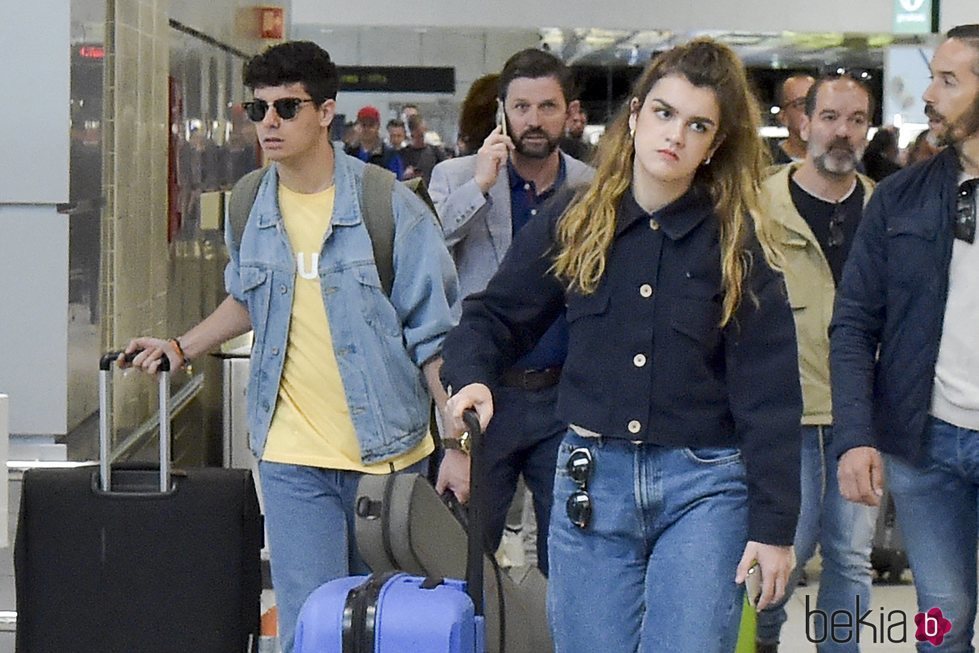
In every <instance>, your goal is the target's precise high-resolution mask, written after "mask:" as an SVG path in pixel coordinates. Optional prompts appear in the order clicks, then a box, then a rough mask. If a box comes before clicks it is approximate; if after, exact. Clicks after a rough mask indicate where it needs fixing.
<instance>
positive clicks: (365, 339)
mask: <svg viewBox="0 0 979 653" xmlns="http://www.w3.org/2000/svg"><path fill="white" fill-rule="evenodd" d="M334 155H335V161H336V167H335V171H334V177H333V179H334V184H335V185H336V198H335V200H334V206H333V217H332V220H331V222H330V226H329V227H328V228H327V231H326V234H325V235H324V237H323V248H322V250H321V251H320V256H319V263H318V269H319V278H320V286H321V289H322V293H323V303H324V305H325V306H326V313H327V319H328V320H329V324H330V332H331V334H332V336H333V351H334V354H335V355H336V358H337V364H338V365H339V368H340V377H341V379H342V380H343V388H344V392H345V393H346V397H347V405H348V407H349V409H350V417H351V419H352V420H353V423H354V428H355V429H356V432H357V438H358V440H359V442H360V452H361V459H362V460H363V462H364V463H365V464H371V463H377V462H382V461H384V460H387V459H390V458H393V457H396V456H398V455H400V454H402V453H404V452H406V451H408V450H410V449H412V448H413V447H414V446H415V445H417V444H418V442H420V441H421V439H422V438H423V437H425V435H426V434H427V433H428V420H429V401H430V400H429V395H428V390H427V387H426V385H425V382H424V378H423V374H422V373H421V370H420V367H421V366H422V364H423V363H425V362H427V361H428V360H429V359H431V358H433V357H434V356H437V355H438V354H439V352H440V349H441V346H442V340H443V339H444V337H445V334H446V333H447V332H448V331H449V329H450V328H451V327H452V326H453V324H455V322H456V320H457V319H458V311H459V297H458V294H459V285H458V280H457V278H456V274H455V267H454V266H453V265H452V259H451V258H450V257H449V252H448V250H447V249H446V247H445V242H444V240H443V239H442V230H441V228H440V227H439V226H438V224H437V222H436V221H435V216H433V215H432V213H431V211H430V210H429V209H428V207H426V206H425V204H424V203H423V202H422V201H421V200H420V199H418V197H416V196H415V195H414V194H413V193H412V192H411V191H410V190H408V189H407V188H406V187H404V186H403V185H401V184H395V190H394V196H393V207H394V215H395V240H394V284H393V288H392V290H391V297H390V299H389V298H388V297H387V296H386V295H385V294H384V291H383V290H382V289H381V282H380V279H379V277H378V275H377V268H376V267H375V265H374V255H373V250H372V248H371V241H370V236H369V235H368V233H367V228H366V227H365V226H364V223H363V220H362V217H361V212H360V201H359V197H360V193H361V188H362V186H363V185H362V183H361V179H362V177H363V170H364V164H363V163H362V162H361V161H358V160H357V159H355V158H353V157H350V156H348V155H346V154H344V153H343V150H342V149H341V148H340V147H338V146H336V144H334ZM225 233H227V234H230V233H231V229H230V227H229V228H227V229H226V232H225ZM227 240H228V253H229V256H230V262H229V263H228V266H227V268H226V270H225V275H224V276H225V286H226V288H227V290H228V293H229V294H230V295H231V296H232V297H234V298H235V299H236V300H238V301H239V302H241V303H242V304H244V305H245V306H247V308H248V312H249V315H250V316H251V322H252V328H253V329H254V331H255V339H254V346H253V348H252V354H251V376H250V378H249V380H248V425H249V429H250V431H251V434H250V444H251V448H252V451H254V453H255V455H256V456H259V457H261V455H262V451H263V450H264V448H265V439H266V437H267V436H268V429H269V424H270V423H271V421H272V413H273V410H274V409H275V403H276V398H277V396H278V392H279V382H280V380H281V377H282V366H283V363H284V358H285V352H286V345H287V339H288V335H289V319H290V316H291V314H292V297H293V290H294V286H295V277H296V259H295V256H294V255H293V253H292V247H291V246H290V244H289V238H288V235H287V234H286V232H285V227H284V226H283V222H282V215H281V214H280V213H279V201H278V174H277V169H276V167H275V165H273V166H271V167H270V168H269V171H268V172H267V173H266V174H265V176H264V178H263V179H262V182H261V185H260V186H259V188H258V195H257V196H256V198H255V204H254V205H253V206H252V210H251V213H250V214H249V217H248V222H247V224H246V225H245V230H244V232H243V233H242V237H241V247H240V249H236V248H234V247H233V244H232V243H231V239H230V238H228V239H227Z"/></svg>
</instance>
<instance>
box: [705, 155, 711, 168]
mask: <svg viewBox="0 0 979 653" xmlns="http://www.w3.org/2000/svg"><path fill="white" fill-rule="evenodd" d="M710 159H711V157H710V155H707V158H706V159H705V160H704V165H705V166H709V165H710Z"/></svg>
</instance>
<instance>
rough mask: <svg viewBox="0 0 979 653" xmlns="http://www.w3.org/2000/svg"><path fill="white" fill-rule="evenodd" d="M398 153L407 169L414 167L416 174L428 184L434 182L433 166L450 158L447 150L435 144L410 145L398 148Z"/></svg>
mask: <svg viewBox="0 0 979 653" xmlns="http://www.w3.org/2000/svg"><path fill="white" fill-rule="evenodd" d="M398 154H399V155H400V156H401V161H402V163H404V167H405V170H407V169H408V167H409V166H410V167H412V168H414V169H415V176H419V175H420V176H421V177H422V178H423V179H424V180H425V184H426V185H428V184H430V183H431V182H432V168H434V167H435V164H437V163H440V162H442V161H445V160H446V159H447V158H448V156H447V155H446V154H445V150H443V149H442V148H440V147H435V146H434V145H425V146H424V147H419V148H416V147H413V146H412V145H408V146H407V147H404V148H402V149H400V150H398Z"/></svg>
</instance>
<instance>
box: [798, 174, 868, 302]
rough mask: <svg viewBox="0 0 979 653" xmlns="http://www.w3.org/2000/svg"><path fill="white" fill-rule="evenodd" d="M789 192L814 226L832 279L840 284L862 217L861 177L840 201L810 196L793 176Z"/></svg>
mask: <svg viewBox="0 0 979 653" xmlns="http://www.w3.org/2000/svg"><path fill="white" fill-rule="evenodd" d="M789 192H790V193H791V194H792V203H793V204H794V205H795V208H796V210H797V211H798V212H799V215H801V216H802V217H803V219H804V220H805V221H806V223H807V224H808V225H809V228H810V229H812V233H813V235H814V236H815V237H816V241H817V242H819V246H820V247H821V248H822V250H823V254H824V255H825V256H826V262H827V263H829V269H830V270H831V271H832V273H833V281H834V282H835V283H836V285H839V283H840V278H841V277H842V276H843V263H844V262H846V257H847V256H848V255H849V254H850V246H851V245H853V235H854V234H855V233H856V232H857V225H858V224H860V218H861V217H862V216H863V184H862V183H860V180H859V179H858V180H857V184H856V187H855V188H854V189H853V192H852V193H850V195H849V196H847V197H846V198H844V199H843V201H842V202H839V203H836V202H827V201H825V200H822V199H820V198H818V197H814V196H813V195H810V194H809V193H807V192H806V191H805V190H803V188H802V186H800V185H799V184H798V183H796V181H795V179H792V178H790V179H789ZM834 216H836V217H835V218H834ZM831 223H833V224H832V227H831Z"/></svg>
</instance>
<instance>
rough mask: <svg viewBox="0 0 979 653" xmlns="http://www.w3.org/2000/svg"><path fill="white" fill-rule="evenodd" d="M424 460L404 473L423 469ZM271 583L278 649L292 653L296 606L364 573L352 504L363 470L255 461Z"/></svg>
mask: <svg viewBox="0 0 979 653" xmlns="http://www.w3.org/2000/svg"><path fill="white" fill-rule="evenodd" d="M426 464H427V461H426V460H422V461H421V462H420V463H417V464H416V465H414V466H412V467H411V468H409V469H406V470H405V471H406V472H408V471H412V472H419V473H424V469H425V465H426ZM258 474H259V479H260V480H261V483H262V495H263V497H264V500H265V525H266V528H267V530H268V536H269V555H270V556H271V565H272V586H273V588H274V589H275V603H276V608H277V609H278V613H279V643H280V644H281V646H282V653H291V651H292V645H293V635H294V633H295V630H296V620H297V619H298V618H299V610H300V609H301V608H302V606H303V603H304V602H305V601H306V598H307V597H308V596H309V595H310V594H312V592H313V590H315V589H316V588H317V587H319V586H320V585H322V584H323V583H326V582H328V581H331V580H333V579H335V578H341V577H343V576H351V575H355V574H366V573H369V572H370V570H369V569H368V568H367V565H366V564H364V561H363V559H361V557H360V553H358V551H357V544H356V542H355V541H354V502H355V501H356V495H357V484H358V482H359V481H360V477H361V476H363V474H360V473H359V472H349V471H342V470H336V469H321V468H318V467H306V466H304V465H286V464H282V463H273V462H267V461H264V460H263V461H260V462H259V464H258Z"/></svg>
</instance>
